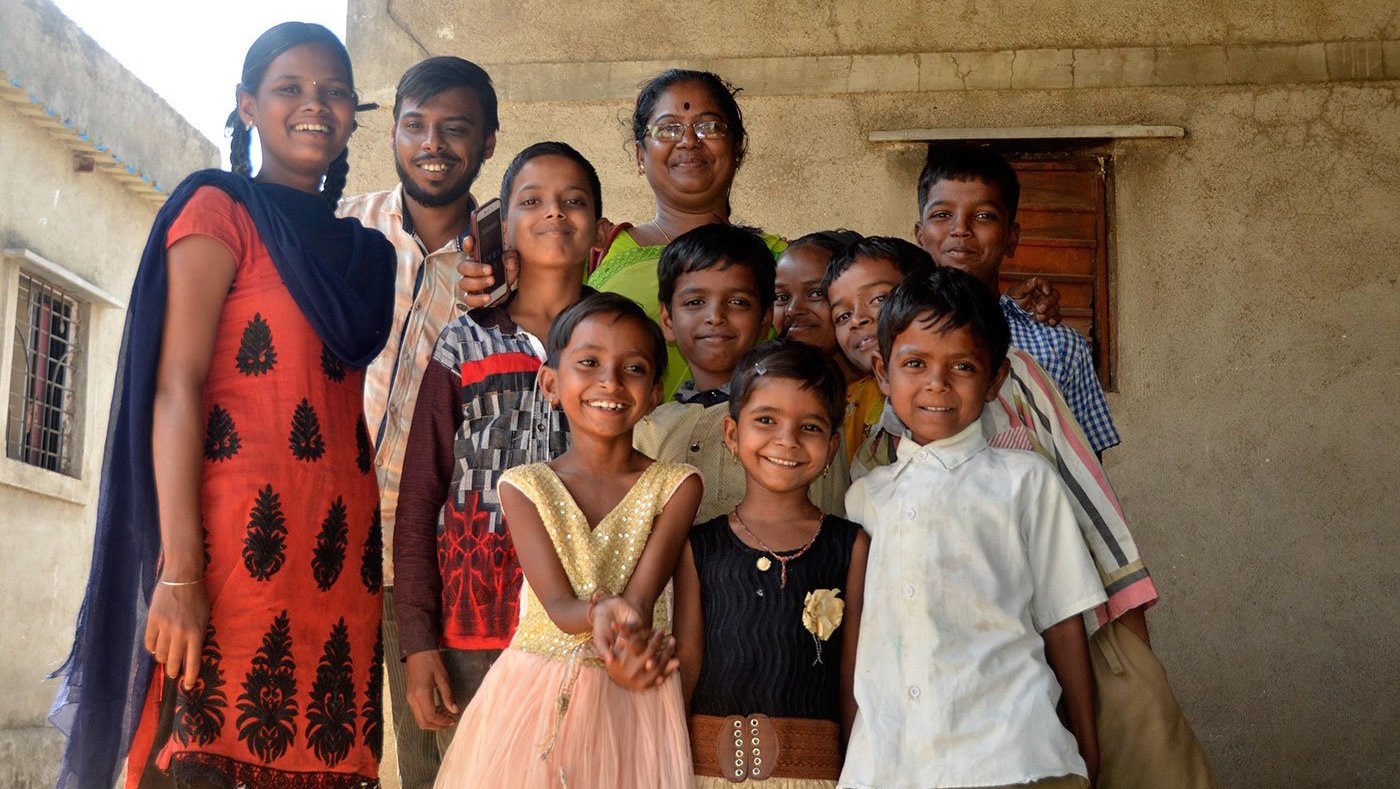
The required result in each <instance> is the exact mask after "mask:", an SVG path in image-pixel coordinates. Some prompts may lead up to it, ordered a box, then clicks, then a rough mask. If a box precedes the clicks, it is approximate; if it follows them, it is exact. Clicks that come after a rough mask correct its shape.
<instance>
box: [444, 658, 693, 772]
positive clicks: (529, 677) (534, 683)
mask: <svg viewBox="0 0 1400 789" xmlns="http://www.w3.org/2000/svg"><path fill="white" fill-rule="evenodd" d="M567 670H568V664H566V663H564V662H562V661H558V660H550V659H549V658H544V657H540V656H538V655H534V654H531V653H528V652H522V651H520V650H517V649H507V650H506V651H505V652H503V653H501V657H500V658H499V659H498V660H497V661H496V663H495V665H493V666H492V667H491V671H490V672H488V673H487V675H486V678H485V679H484V680H483V681H482V683H481V689H480V690H478V691H477V693H476V696H475V697H474V698H473V699H472V702H471V704H470V705H469V706H468V707H467V709H466V712H464V713H463V714H462V720H461V722H460V723H458V725H457V733H456V734H455V735H453V737H452V745H451V746H450V747H449V748H448V750H447V754H446V756H444V757H443V760H442V767H441V769H439V770H438V778H437V784H436V786H437V789H460V788H461V787H501V788H502V789H543V788H544V787H548V788H549V789H632V788H635V789H690V787H692V786H693V782H694V777H693V774H692V772H691V764H690V740H689V735H688V734H687V730H686V723H685V709H684V706H683V704H682V702H681V685H680V677H679V676H678V675H675V674H673V675H672V676H671V678H670V679H668V680H667V681H666V684H664V685H662V686H661V687H660V688H657V689H655V690H649V691H643V692H640V693H634V692H632V691H630V690H627V689H626V688H622V687H619V686H618V685H615V684H614V683H613V681H612V680H611V679H609V678H608V674H607V671H606V670H604V669H603V668H600V667H597V666H588V665H584V666H581V667H578V669H577V670H578V678H577V679H576V680H575V683H574V687H573V691H572V694H571V696H570V700H569V706H568V709H567V711H566V712H565V713H564V715H563V718H562V720H561V721H560V722H559V729H558V734H557V735H556V736H555V737H554V744H553V747H552V749H550V751H549V754H548V757H547V758H541V754H543V753H544V752H545V749H546V747H547V746H548V745H549V741H550V736H551V734H552V733H553V732H554V726H555V710H556V709H557V701H558V699H559V691H560V687H561V682H562V681H563V680H564V678H565V673H566V672H567Z"/></svg>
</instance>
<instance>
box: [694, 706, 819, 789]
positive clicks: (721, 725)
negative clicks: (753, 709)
mask: <svg viewBox="0 0 1400 789" xmlns="http://www.w3.org/2000/svg"><path fill="white" fill-rule="evenodd" d="M840 733H841V730H840V727H838V726H837V725H836V723H835V722H834V721H828V720H814V719H810V718H770V717H768V716H767V715H745V716H743V717H740V716H738V715H731V716H729V717H727V718H720V717H717V716H714V715H691V716H690V754H691V759H693V760H694V762H695V774H696V775H705V776H710V777H714V778H724V779H727V780H728V781H730V782H731V783H741V782H743V781H762V780H764V779H766V778H806V779H812V780H818V781H835V780H837V779H838V778H840V776H841V739H840Z"/></svg>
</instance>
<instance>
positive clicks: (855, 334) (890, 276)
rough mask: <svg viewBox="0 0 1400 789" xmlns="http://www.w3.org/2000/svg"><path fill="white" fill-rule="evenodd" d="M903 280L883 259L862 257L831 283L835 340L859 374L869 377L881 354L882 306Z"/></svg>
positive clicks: (890, 263)
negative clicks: (875, 361) (879, 338)
mask: <svg viewBox="0 0 1400 789" xmlns="http://www.w3.org/2000/svg"><path fill="white" fill-rule="evenodd" d="M903 281H904V274H903V273H902V272H901V271H900V270H899V267H898V266H896V265H895V264H894V263H892V262H890V261H889V260H886V259H884V258H876V257H868V256H865V255H861V256H859V257H857V258H856V259H855V261H854V262H853V263H852V264H851V267H850V268H848V269H846V270H845V271H843V272H841V276H839V277H837V278H836V279H834V280H832V282H831V287H830V288H829V289H828V290H827V293H826V297H827V299H828V300H829V301H830V302H831V323H832V325H833V326H834V328H835V331H836V341H837V343H839V344H840V346H841V352H842V353H844V354H846V359H847V360H849V361H850V363H851V365H852V366H854V367H855V368H856V369H857V370H859V371H860V372H862V373H864V374H866V375H869V374H870V373H871V372H872V371H873V370H874V359H875V357H876V356H877V355H878V354H879V353H880V347H879V342H878V338H877V337H876V328H877V321H878V319H879V317H880V305H881V304H884V303H885V299H886V298H888V297H889V295H890V291H892V290H894V289H895V287H896V286H898V285H899V283H900V282H903Z"/></svg>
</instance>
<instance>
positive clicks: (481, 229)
mask: <svg viewBox="0 0 1400 789" xmlns="http://www.w3.org/2000/svg"><path fill="white" fill-rule="evenodd" d="M502 231H503V227H502V222H501V201H500V200H499V199H497V198H494V197H493V198H491V199H490V200H488V201H486V202H485V203H483V204H482V205H480V206H479V207H477V209H476V210H475V211H473V212H472V238H474V239H476V259H477V260H479V261H481V262H482V263H485V264H486V265H488V266H490V267H491V278H492V279H493V280H495V284H494V285H492V286H491V290H489V291H487V294H486V295H488V296H490V297H491V303H492V304H496V303H498V302H500V301H501V299H504V298H505V297H506V296H507V295H509V293H510V283H508V282H506V266H505V259H504V255H505V250H506V243H505V235H504V233H503V232H502Z"/></svg>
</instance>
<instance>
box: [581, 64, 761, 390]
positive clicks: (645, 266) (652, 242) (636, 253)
mask: <svg viewBox="0 0 1400 789" xmlns="http://www.w3.org/2000/svg"><path fill="white" fill-rule="evenodd" d="M735 92H736V91H735V90H734V89H733V88H731V87H730V86H729V85H728V84H727V83H726V82H725V81H724V80H722V79H721V78H720V77H719V76H717V75H715V74H712V73H710V72H708V71H689V70H685V69H667V70H666V71H663V72H661V73H660V74H657V75H656V76H655V77H653V78H652V79H651V81H650V82H648V83H647V84H646V86H645V87H643V88H642V91H641V93H639V94H638V95H637V106H636V108H635V109H634V110H633V112H632V140H633V143H634V144H635V146H636V156H637V174H638V175H641V176H645V177H646V179H647V183H648V184H649V185H650V186H651V191H652V194H653V195H655V197H656V214H655V216H654V217H653V218H652V220H651V221H650V222H646V223H643V224H639V225H635V226H634V225H630V224H626V223H624V224H621V225H618V226H617V227H616V228H614V230H613V233H612V235H611V237H610V238H609V239H608V243H606V244H605V245H604V247H603V250H602V253H603V254H602V257H601V259H600V260H599V261H598V263H597V267H596V268H595V269H594V270H593V272H592V273H591V275H590V277H589V279H588V284H589V285H590V286H592V287H594V288H597V289H598V290H604V291H611V292H613V293H620V294H622V295H624V296H628V297H630V298H632V299H633V300H635V301H636V302H638V303H639V304H641V305H642V306H643V307H645V308H646V311H647V314H648V315H650V316H651V318H652V319H653V320H659V312H660V305H659V304H658V303H657V295H656V294H657V279H656V264H657V261H659V260H660V259H661V250H662V249H664V248H665V247H666V245H667V244H669V243H671V241H672V240H673V239H675V238H677V237H678V236H680V235H681V234H683V233H685V232H687V231H690V230H693V229H695V228H697V227H700V226H701V225H709V224H715V223H719V222H728V221H730V206H729V190H730V188H731V187H732V186H733V185H734V174H735V172H737V171H738V169H739V165H740V164H741V163H743V160H744V152H745V143H746V142H747V137H746V136H745V133H744V118H743V115H742V113H740V111H739V104H738V102H736V101H735V100H734V94H735ZM764 240H765V241H767V242H768V247H769V249H771V250H773V254H774V255H775V256H776V255H778V254H780V253H781V252H782V251H783V249H784V248H786V246H787V244H786V242H784V241H783V240H782V239H781V238H778V237H777V236H774V235H767V234H765V235H764ZM669 353H670V359H669V360H668V363H667V368H666V369H667V374H666V394H667V396H670V395H671V394H672V393H673V392H675V391H676V388H677V387H679V386H680V384H681V383H682V382H683V381H685V380H686V379H687V378H689V377H690V368H689V366H688V365H687V364H686V362H685V359H684V358H683V357H682V356H681V354H680V351H679V350H678V349H677V348H676V345H675V343H671V344H670V346H669Z"/></svg>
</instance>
